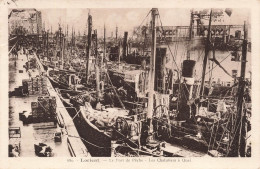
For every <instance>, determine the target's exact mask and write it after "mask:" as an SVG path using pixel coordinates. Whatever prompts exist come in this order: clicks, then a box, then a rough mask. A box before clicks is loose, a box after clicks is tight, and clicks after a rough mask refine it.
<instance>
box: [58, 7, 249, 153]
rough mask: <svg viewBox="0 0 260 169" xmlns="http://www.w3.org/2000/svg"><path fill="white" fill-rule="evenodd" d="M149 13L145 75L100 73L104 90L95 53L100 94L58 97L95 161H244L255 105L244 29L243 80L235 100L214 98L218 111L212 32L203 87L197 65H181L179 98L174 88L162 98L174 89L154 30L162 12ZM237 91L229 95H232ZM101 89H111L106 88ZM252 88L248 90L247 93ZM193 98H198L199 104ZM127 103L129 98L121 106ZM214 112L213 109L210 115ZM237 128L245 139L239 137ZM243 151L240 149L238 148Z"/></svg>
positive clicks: (138, 72) (209, 35)
mask: <svg viewBox="0 0 260 169" xmlns="http://www.w3.org/2000/svg"><path fill="white" fill-rule="evenodd" d="M212 11H213V10H210V14H207V15H208V17H209V18H210V19H209V20H210V21H209V25H208V30H211V18H212V15H213V14H212ZM150 12H151V15H152V21H151V33H152V38H151V39H152V43H151V44H152V45H151V55H150V60H149V69H148V72H145V71H142V70H136V69H134V70H131V68H129V67H128V65H126V66H125V67H124V66H123V65H122V64H121V65H119V66H121V68H120V69H119V68H116V69H113V68H110V69H108V70H106V69H104V68H102V71H104V72H105V75H106V81H107V84H106V85H100V84H101V83H100V74H99V73H100V71H99V69H100V67H102V64H101V63H100V60H101V59H98V58H99V56H98V54H97V53H96V58H97V59H96V63H95V71H96V79H95V80H96V90H95V91H94V90H93V91H86V92H82V93H81V94H80V95H78V93H77V92H75V91H71V92H68V91H65V90H64V91H65V92H66V93H65V92H63V90H59V89H57V91H58V92H59V95H60V97H61V98H62V100H63V102H64V104H65V105H66V107H67V106H68V110H69V111H70V112H71V116H73V119H74V122H75V125H76V126H77V128H78V130H79V133H80V135H81V137H82V138H83V139H84V140H85V144H86V146H87V147H88V149H89V151H90V152H91V154H92V155H93V156H142V155H151V156H187V154H188V153H187V152H186V153H187V154H186V155H185V152H184V153H183V152H182V153H180V152H176V149H174V148H172V147H176V146H177V145H181V146H182V147H186V148H188V149H189V150H190V151H192V152H194V151H195V152H196V153H197V154H196V155H197V156H203V155H205V154H209V155H211V156H247V154H246V141H245V140H244V138H245V136H246V131H247V130H248V131H249V130H250V127H246V126H247V125H248V126H250V120H249V118H250V114H249V113H248V109H250V108H248V109H244V106H246V105H248V102H250V100H248V99H245V98H244V95H245V87H246V81H245V66H246V65H245V64H246V62H245V60H246V53H247V44H248V41H247V39H246V38H247V29H246V26H245V33H244V34H245V35H244V39H243V40H242V41H243V46H242V48H243V49H242V64H241V77H240V79H239V82H238V83H237V84H236V85H238V92H233V93H232V92H231V93H232V94H233V96H236V97H233V98H235V100H233V99H230V97H229V99H225V97H222V98H221V99H219V98H217V97H215V98H214V99H215V100H214V101H217V104H216V103H214V104H213V103H212V102H210V99H209V98H210V97H208V96H207V95H209V92H207V91H206V90H207V89H206V87H205V74H206V72H205V71H206V65H207V60H208V54H209V52H210V50H212V51H213V52H214V47H212V43H211V38H212V36H211V33H210V32H211V31H208V32H209V33H208V34H207V38H206V43H205V57H204V60H203V71H202V79H201V81H199V84H197V85H196V84H194V82H195V81H194V67H195V64H196V61H194V60H190V59H186V60H184V61H183V67H182V70H181V71H180V70H179V71H178V73H179V76H178V77H179V83H178V86H177V89H178V90H172V87H169V88H168V90H165V86H174V85H173V83H172V82H171V81H172V79H171V78H172V76H171V75H169V76H168V78H167V80H166V79H165V78H164V74H163V71H164V66H165V60H166V56H165V53H166V48H162V47H160V46H157V43H156V33H157V27H156V25H155V23H156V19H158V16H159V11H158V9H152V10H151V11H150ZM96 44H97V43H96ZM212 61H214V62H215V63H216V64H217V65H219V66H221V65H220V64H219V62H218V61H216V58H214V57H213V59H212ZM127 69H128V71H127ZM119 70H121V71H119ZM122 70H123V71H122ZM129 70H130V71H129ZM162 70H163V71H162ZM136 71H137V72H136ZM109 74H114V75H115V76H117V77H120V78H121V79H117V78H115V79H111V78H110V75H109ZM116 80H117V81H116ZM120 81H121V82H120ZM127 81H128V82H132V84H134V85H132V86H131V85H130V86H128V87H129V88H131V87H132V90H127V89H125V88H127V87H125V86H124V85H122V84H124V83H125V82H127ZM147 82H149V85H147ZM116 83H117V84H118V86H116ZM128 84H129V83H128ZM141 84H143V85H141ZM236 85H234V86H231V87H230V88H228V90H232V91H233V90H235V86H236ZM104 86H106V87H107V88H108V89H105V88H103V87H104ZM133 88H134V89H133ZM247 88H250V85H248V87H247ZM228 90H227V91H228ZM174 91H175V92H176V93H174ZM197 91H198V92H197ZM222 92H223V91H222ZM119 93H121V94H119ZM194 93H195V94H194ZM196 93H199V94H198V95H197V96H196ZM123 95H125V96H127V97H125V98H123V97H122V96H123ZM229 96H230V94H229ZM137 100H138V101H137ZM244 101H246V102H244ZM127 104H128V106H126V105H127ZM115 106H116V107H115ZM209 106H215V108H211V110H212V111H209V110H210V109H209V108H208V107H209ZM241 120H242V123H240V121H241ZM238 128H240V131H241V132H240V133H238V132H237V130H238ZM242 135H243V137H242ZM239 143H240V144H241V145H238V144H239Z"/></svg>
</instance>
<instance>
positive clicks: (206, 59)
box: [200, 9, 212, 98]
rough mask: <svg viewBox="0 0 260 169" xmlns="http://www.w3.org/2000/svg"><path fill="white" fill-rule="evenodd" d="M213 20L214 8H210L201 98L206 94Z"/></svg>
mask: <svg viewBox="0 0 260 169" xmlns="http://www.w3.org/2000/svg"><path fill="white" fill-rule="evenodd" d="M211 20H212V9H211V10H210V15H209V27H208V35H207V41H206V45H205V56H204V60H203V70H202V78H201V86H200V98H203V94H204V85H205V74H206V66H207V62H208V54H209V50H210V37H211Z"/></svg>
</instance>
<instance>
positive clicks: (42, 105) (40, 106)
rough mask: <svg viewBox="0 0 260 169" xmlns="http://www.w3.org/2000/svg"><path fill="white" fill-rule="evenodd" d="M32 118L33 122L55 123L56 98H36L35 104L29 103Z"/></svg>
mask: <svg viewBox="0 0 260 169" xmlns="http://www.w3.org/2000/svg"><path fill="white" fill-rule="evenodd" d="M31 108H32V116H33V120H34V122H36V123H37V122H53V121H56V108H57V105H56V98H55V97H46V96H45V97H41V96H40V97H38V99H37V102H32V103H31Z"/></svg>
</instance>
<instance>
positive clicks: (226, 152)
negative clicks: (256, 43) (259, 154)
mask: <svg viewBox="0 0 260 169" xmlns="http://www.w3.org/2000/svg"><path fill="white" fill-rule="evenodd" d="M8 58H9V63H8V65H9V66H8V67H9V72H8V74H9V91H8V95H9V121H8V123H9V124H8V125H9V126H8V131H9V145H6V146H8V157H185V158H186V157H213V158H214V157H248V158H250V157H251V116H252V111H251V107H252V105H251V94H252V93H251V88H252V85H251V84H252V75H251V74H252V70H251V12H250V10H249V9H246V8H151V9H149V8H102V9H100V8H80V9H70V8H62V9H58V8H57V9H56V8H40V9H37V8H10V9H8ZM252 146H254V145H252Z"/></svg>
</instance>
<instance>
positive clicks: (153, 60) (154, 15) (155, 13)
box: [147, 8, 158, 133]
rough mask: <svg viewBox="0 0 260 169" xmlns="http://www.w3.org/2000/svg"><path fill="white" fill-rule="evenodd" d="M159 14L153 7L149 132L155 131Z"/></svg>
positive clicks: (148, 114)
mask: <svg viewBox="0 0 260 169" xmlns="http://www.w3.org/2000/svg"><path fill="white" fill-rule="evenodd" d="M157 15H158V9H157V8H153V9H152V48H151V58H150V71H149V82H150V84H149V93H148V110H147V111H148V113H147V118H148V122H149V123H150V124H149V126H150V127H149V133H152V132H153V128H152V116H153V102H154V77H155V57H156V25H155V21H156V16H157Z"/></svg>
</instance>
